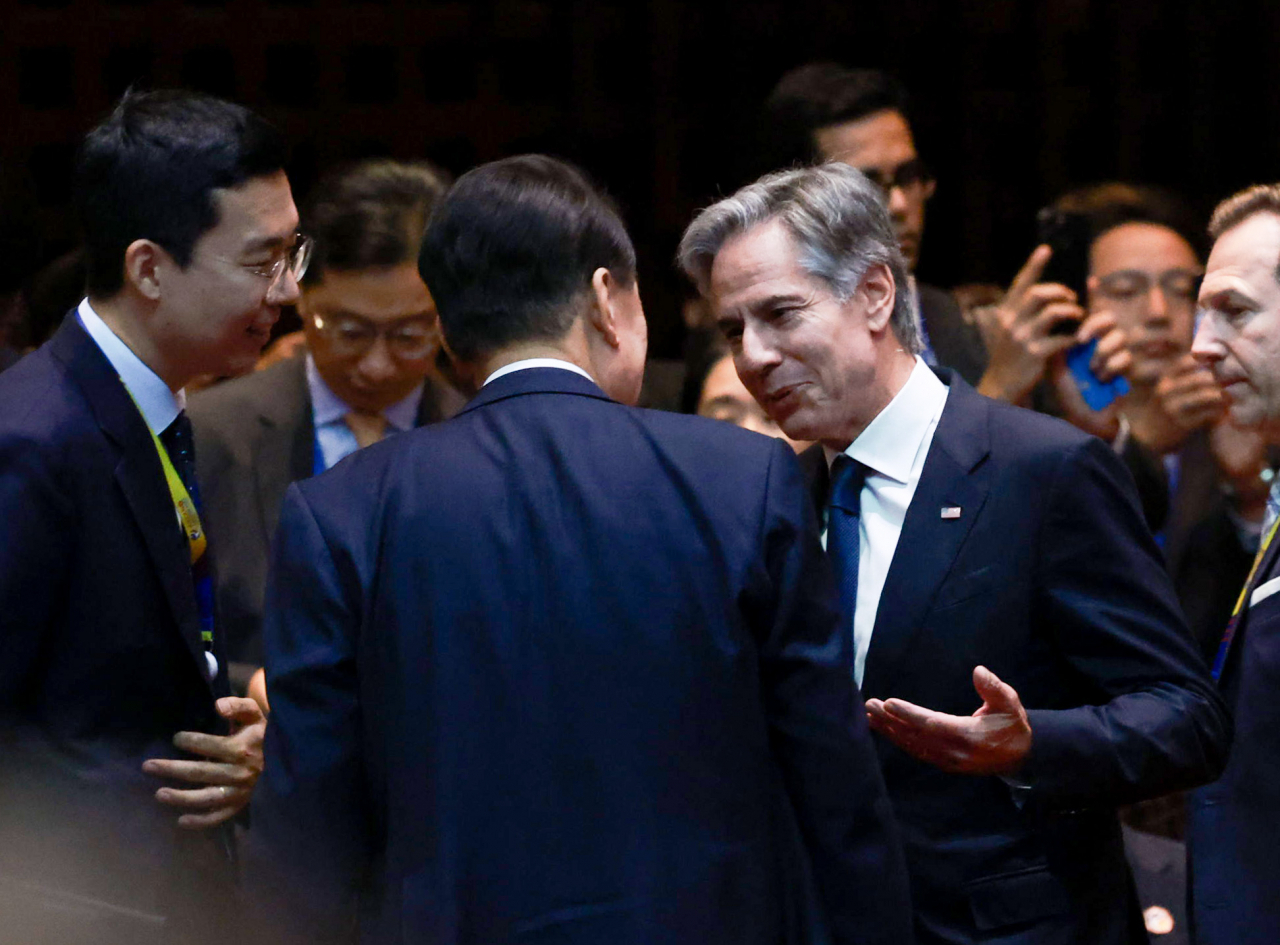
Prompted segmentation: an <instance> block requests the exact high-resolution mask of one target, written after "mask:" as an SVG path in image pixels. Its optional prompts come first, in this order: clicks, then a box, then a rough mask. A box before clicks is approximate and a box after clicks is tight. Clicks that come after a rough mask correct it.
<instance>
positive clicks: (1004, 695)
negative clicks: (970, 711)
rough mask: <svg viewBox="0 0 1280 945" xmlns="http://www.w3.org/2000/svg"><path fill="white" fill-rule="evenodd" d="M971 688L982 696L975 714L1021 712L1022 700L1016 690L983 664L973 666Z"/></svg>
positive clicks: (1013, 713)
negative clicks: (980, 705)
mask: <svg viewBox="0 0 1280 945" xmlns="http://www.w3.org/2000/svg"><path fill="white" fill-rule="evenodd" d="M973 688H974V689H975V690H977V693H978V695H979V696H981V697H982V708H981V709H979V710H978V711H977V712H975V713H974V714H975V715H990V714H996V715H1014V716H1020V715H1022V714H1023V709H1022V700H1021V699H1020V698H1018V693H1017V690H1015V689H1014V688H1013V687H1012V686H1010V685H1009V684H1008V683H1006V682H1004V681H1003V680H1002V679H1001V678H1000V677H999V676H997V675H996V674H995V673H993V672H992V671H991V670H989V669H987V668H986V667H985V666H975V667H974V668H973Z"/></svg>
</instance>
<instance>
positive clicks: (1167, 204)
mask: <svg viewBox="0 0 1280 945" xmlns="http://www.w3.org/2000/svg"><path fill="white" fill-rule="evenodd" d="M1054 206H1055V207H1057V208H1058V209H1059V210H1062V211H1064V212H1066V213H1073V214H1078V215H1080V216H1082V217H1084V218H1085V219H1086V220H1087V221H1088V226H1089V242H1090V243H1093V242H1094V241H1096V240H1097V239H1098V237H1100V236H1102V235H1103V234H1104V233H1107V232H1108V231H1110V230H1114V229H1115V228H1116V227H1118V226H1124V225H1125V224H1126V223H1151V224H1154V225H1156V226H1162V227H1165V228H1166V229H1169V230H1172V231H1173V232H1175V233H1177V234H1178V235H1179V236H1181V237H1182V238H1183V239H1184V240H1186V241H1187V243H1188V244H1189V245H1190V246H1191V247H1192V249H1194V250H1195V251H1196V253H1197V254H1198V255H1200V256H1201V258H1203V256H1204V251H1205V246H1204V235H1203V234H1204V229H1203V219H1202V218H1198V217H1197V216H1196V214H1195V212H1194V211H1193V210H1192V209H1191V207H1190V205H1189V204H1187V203H1186V201H1184V200H1183V199H1182V198H1181V197H1178V196H1177V195H1176V194H1174V193H1171V192H1170V191H1167V190H1164V189H1163V188H1160V187H1152V186H1148V185H1145V184H1128V183H1123V182H1120V181H1107V182H1105V183H1101V184H1092V185H1090V186H1087V187H1080V188H1077V189H1076V190H1072V191H1068V192H1067V193H1065V194H1063V195H1062V196H1061V197H1059V198H1058V199H1057V200H1056V201H1054Z"/></svg>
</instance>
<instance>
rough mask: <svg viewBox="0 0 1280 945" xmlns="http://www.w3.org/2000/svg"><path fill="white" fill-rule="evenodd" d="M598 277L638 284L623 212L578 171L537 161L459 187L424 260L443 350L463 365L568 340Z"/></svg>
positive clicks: (477, 173)
mask: <svg viewBox="0 0 1280 945" xmlns="http://www.w3.org/2000/svg"><path fill="white" fill-rule="evenodd" d="M600 268H604V269H608V270H609V272H610V273H611V274H612V275H613V277H614V278H616V279H617V280H618V281H619V282H620V283H621V284H623V285H631V284H633V283H634V280H635V271H636V257H635V250H634V249H633V248H632V245H631V240H630V238H629V237H628V236H627V231H626V228H625V227H624V226H623V224H622V220H621V218H620V217H619V215H618V212H617V210H616V209H615V208H614V207H613V205H612V204H611V203H610V201H609V200H608V199H607V198H606V197H605V196H604V195H603V194H602V193H601V192H600V191H599V190H597V189H596V188H595V187H594V186H593V185H592V184H591V183H590V182H589V181H588V180H587V178H586V176H585V175H584V174H583V173H582V172H581V171H579V170H578V169H577V168H574V167H572V166H570V165H569V164H566V163H564V162H562V161H558V160H555V159H554V158H549V157H545V156H543V155H538V154H530V155H523V156H521V157H513V158H506V159H504V160H501V161H494V162H492V163H490V164H484V165H482V166H480V167H477V168H475V169H474V170H472V171H469V172H468V173H466V174H464V175H462V177H460V178H458V182H457V183H456V184H454V185H453V187H452V188H451V189H450V190H449V192H448V193H447V194H446V195H445V196H444V199H443V200H441V201H440V202H439V203H438V204H437V205H436V209H435V210H434V212H433V213H432V215H431V220H430V222H429V223H428V225H427V231H426V235H425V236H424V237H423V240H422V251H421V253H420V254H419V257H418V269H419V271H420V272H421V274H422V278H423V280H424V281H425V282H426V284H427V288H428V289H429V290H430V291H431V295H432V297H433V298H434V299H435V302H436V308H437V310H438V311H439V313H440V326H441V329H442V330H443V332H444V336H445V340H446V341H447V342H448V345H449V348H450V350H451V351H452V352H453V354H454V356H455V357H457V358H458V359H459V360H461V361H463V362H474V361H477V360H479V359H480V358H482V357H484V356H486V355H488V354H490V353H492V352H495V351H498V350H500V349H502V348H505V347H508V346H510V345H513V344H517V343H521V342H526V341H537V340H555V339H558V338H561V337H563V336H564V334H565V333H566V332H567V331H568V330H569V328H570V327H571V326H572V325H573V322H574V320H575V319H576V318H577V317H578V314H579V311H580V305H581V301H582V299H583V298H584V297H585V293H587V291H588V290H589V289H590V287H591V276H592V273H594V272H595V271H596V270H597V269H600Z"/></svg>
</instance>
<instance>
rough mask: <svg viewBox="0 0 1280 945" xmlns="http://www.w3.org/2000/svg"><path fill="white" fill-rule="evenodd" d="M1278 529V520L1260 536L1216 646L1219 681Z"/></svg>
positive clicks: (1215, 660)
mask: <svg viewBox="0 0 1280 945" xmlns="http://www.w3.org/2000/svg"><path fill="white" fill-rule="evenodd" d="M1277 528H1280V518H1277V519H1276V520H1275V521H1274V522H1272V523H1271V528H1269V529H1268V530H1267V533H1266V534H1265V535H1263V536H1262V541H1261V542H1260V543H1259V545H1258V553H1257V554H1256V555H1254V557H1253V567H1251V568H1250V569H1249V576H1248V577H1247V578H1245V579H1244V587H1242V588H1241V589H1240V597H1239V598H1238V599H1237V600H1236V606H1235V609H1234V610H1232V611H1231V619H1230V620H1228V621H1227V629H1226V631H1225V632H1224V633H1223V634H1222V642H1221V643H1220V644H1219V645H1218V655H1217V656H1216V657H1215V658H1214V660H1213V670H1212V675H1213V678H1214V679H1215V680H1216V679H1219V678H1221V676H1222V670H1223V669H1224V668H1225V667H1226V665H1227V653H1229V652H1230V650H1231V641H1232V640H1233V639H1235V635H1236V628H1237V627H1238V626H1239V625H1240V616H1241V614H1242V613H1243V612H1244V602H1245V599H1246V598H1247V597H1248V595H1249V591H1250V589H1251V588H1252V587H1253V579H1254V577H1255V576H1257V573H1258V567H1259V566H1260V565H1261V564H1262V559H1263V557H1265V556H1266V553H1267V548H1269V547H1270V546H1271V542H1272V540H1273V539H1274V538H1275V537H1276V530H1277Z"/></svg>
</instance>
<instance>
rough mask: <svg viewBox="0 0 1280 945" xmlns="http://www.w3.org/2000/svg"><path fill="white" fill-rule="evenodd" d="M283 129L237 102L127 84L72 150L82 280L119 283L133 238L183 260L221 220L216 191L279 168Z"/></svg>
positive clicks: (106, 286)
mask: <svg viewBox="0 0 1280 945" xmlns="http://www.w3.org/2000/svg"><path fill="white" fill-rule="evenodd" d="M285 157H286V152H285V145H284V139H283V137H282V136H281V135H280V133H279V132H278V131H277V130H276V129H275V128H274V127H273V126H272V125H270V124H268V123H267V122H266V121H265V120H263V119H262V118H260V117H258V116H257V115H255V114H254V113H253V112H251V111H249V110H248V109H247V108H244V107H243V106H241V105H235V104H232V103H231V102H224V101H222V100H221V99H217V98H213V97H211V96H207V95H200V94H197V93H194V92H184V91H174V90H162V91H154V92H135V91H133V90H132V89H131V90H129V91H127V92H125V94H124V96H123V97H122V98H121V99H120V101H119V103H118V104H117V105H116V107H115V109H114V110H113V111H112V112H111V114H110V115H109V116H108V117H107V119H106V120H105V121H103V122H102V123H101V124H100V125H98V126H97V127H96V128H94V129H93V130H92V131H90V132H89V134H88V135H87V136H86V138H85V140H84V143H83V144H82V145H81V147H80V151H79V154H78V155H77V157H76V167H75V203H76V210H77V213H78V215H79V218H80V225H81V227H82V229H83V231H84V244H85V255H86V261H87V269H88V288H89V292H90V294H92V295H95V296H99V297H109V296H112V295H115V294H116V293H117V292H119V291H120V289H121V287H122V286H123V285H124V253H125V250H126V249H128V247H129V244H130V243H132V242H134V241H135V240H139V239H148V240H152V241H154V242H155V243H158V244H159V245H160V246H163V247H164V249H165V251H166V252H168V253H169V255H170V256H172V257H173V259H174V261H175V262H176V263H177V264H178V265H179V266H183V267H185V266H186V265H187V264H188V263H190V262H191V253H192V250H193V249H194V247H195V244H196V242H197V241H198V240H199V239H200V237H201V236H202V235H203V234H204V233H206V232H208V231H209V230H211V229H213V227H215V226H217V224H218V208H217V204H216V203H215V202H214V194H213V192H214V191H215V190H218V189H222V188H228V187H235V186H236V185H238V184H242V183H244V182H245V181H247V180H250V179H252V178H255V177H262V176H265V175H268V174H272V173H275V172H276V171H279V170H281V169H283V167H284V164H285Z"/></svg>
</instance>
